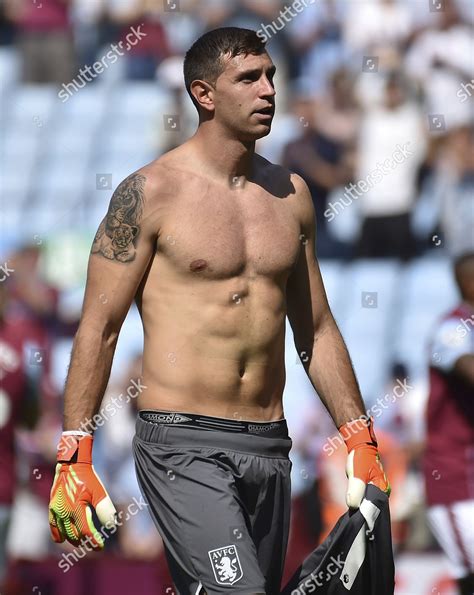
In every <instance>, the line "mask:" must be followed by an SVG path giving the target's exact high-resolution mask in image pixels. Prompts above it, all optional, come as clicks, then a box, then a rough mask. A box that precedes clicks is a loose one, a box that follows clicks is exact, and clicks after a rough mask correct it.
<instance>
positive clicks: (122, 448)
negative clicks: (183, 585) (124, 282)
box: [96, 353, 164, 565]
mask: <svg viewBox="0 0 474 595" xmlns="http://www.w3.org/2000/svg"><path fill="white" fill-rule="evenodd" d="M141 374H142V356H141V353H140V354H138V355H137V356H135V357H134V358H133V359H132V360H131V361H130V362H129V365H128V366H127V367H126V369H125V370H124V371H123V373H122V375H121V377H120V379H119V381H117V382H115V383H109V387H108V388H107V392H106V394H105V396H104V401H103V404H102V409H104V408H105V407H107V406H108V409H107V412H111V413H110V419H107V420H106V423H105V424H104V425H103V426H102V428H101V429H100V430H99V432H97V438H98V440H99V447H100V446H102V447H103V448H102V449H101V450H100V453H97V454H98V457H97V458H98V464H97V463H96V466H97V468H98V469H101V467H103V470H101V471H100V475H101V476H102V477H104V481H105V483H106V484H107V488H108V490H109V493H110V496H111V498H112V500H113V502H114V504H115V506H116V508H117V510H118V511H120V510H122V511H124V513H125V516H126V511H127V508H128V507H129V506H130V504H131V503H134V502H135V503H136V502H138V503H142V504H143V506H142V508H140V509H139V510H138V511H137V512H136V514H133V515H129V518H128V519H127V520H126V522H124V523H123V524H122V526H121V527H120V529H119V531H118V532H117V533H118V534H117V537H118V540H119V546H120V549H121V551H122V552H123V554H124V555H125V556H127V557H129V558H136V559H141V560H151V559H156V558H158V557H163V556H164V548H163V541H162V539H161V537H160V535H159V533H158V532H157V531H156V528H155V525H154V524H153V521H152V519H151V517H150V515H149V513H148V510H147V506H146V505H145V504H144V502H143V498H142V495H141V492H140V488H139V487H138V483H137V478H136V474H135V462H134V459H133V456H132V450H131V444H132V439H133V436H134V434H135V419H136V415H137V401H136V399H131V400H130V401H129V402H126V400H127V397H126V395H127V388H128V387H130V385H131V382H132V380H133V379H135V380H138V379H139V378H140V377H141ZM120 395H125V399H124V400H121V399H120ZM101 455H102V456H101ZM162 563H163V565H164V560H162Z"/></svg>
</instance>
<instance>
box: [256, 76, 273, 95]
mask: <svg viewBox="0 0 474 595" xmlns="http://www.w3.org/2000/svg"><path fill="white" fill-rule="evenodd" d="M259 95H260V97H274V96H275V95H276V90H275V87H274V85H273V83H272V82H271V81H270V80H269V79H268V78H267V77H264V78H263V79H262V83H261V86H260V93H259Z"/></svg>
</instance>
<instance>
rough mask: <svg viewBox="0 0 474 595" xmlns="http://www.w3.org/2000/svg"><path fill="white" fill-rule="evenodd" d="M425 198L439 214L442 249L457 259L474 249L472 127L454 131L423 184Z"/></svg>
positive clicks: (473, 145)
mask: <svg viewBox="0 0 474 595" xmlns="http://www.w3.org/2000/svg"><path fill="white" fill-rule="evenodd" d="M423 195H428V196H429V198H430V200H431V201H432V203H433V205H434V206H435V207H436V208H437V212H438V213H439V222H440V228H441V231H442V233H443V243H444V247H445V248H446V249H447V250H448V252H449V253H450V254H451V255H453V256H454V255H458V254H460V253H462V252H465V251H466V250H469V249H472V248H473V247H474V204H473V196H474V125H471V126H463V127H460V128H455V129H453V130H452V131H451V132H450V133H449V134H448V135H447V137H446V139H445V142H444V144H443V147H442V148H441V150H440V151H439V155H438V158H437V161H436V164H435V167H434V168H433V170H432V172H431V175H430V176H429V178H428V179H427V180H426V182H425V184H424V188H423Z"/></svg>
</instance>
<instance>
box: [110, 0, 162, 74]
mask: <svg viewBox="0 0 474 595" xmlns="http://www.w3.org/2000/svg"><path fill="white" fill-rule="evenodd" d="M106 14H107V17H108V19H109V20H110V22H111V23H112V24H113V25H115V26H117V27H118V29H119V35H118V37H119V43H120V41H122V43H123V48H127V44H128V40H127V36H128V35H129V34H130V33H133V31H140V32H141V33H142V35H143V37H142V38H141V39H136V40H133V43H134V45H133V46H132V47H130V48H128V49H127V53H126V78H127V79H129V80H147V79H148V80H151V79H154V78H155V74H156V68H157V66H158V65H159V64H160V62H161V61H162V60H163V59H164V58H166V57H168V56H169V55H170V49H169V44H168V39H167V36H166V30H165V28H164V26H163V24H162V22H161V16H162V6H157V3H156V2H155V1H154V0H121V1H120V2H115V1H113V0H112V1H110V0H109V1H108V4H107V12H106ZM135 41H136V42H135Z"/></svg>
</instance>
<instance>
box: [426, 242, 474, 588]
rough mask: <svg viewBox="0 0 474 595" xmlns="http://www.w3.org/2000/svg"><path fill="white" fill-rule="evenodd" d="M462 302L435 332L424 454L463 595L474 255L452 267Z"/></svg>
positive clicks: (473, 437)
mask: <svg viewBox="0 0 474 595" xmlns="http://www.w3.org/2000/svg"><path fill="white" fill-rule="evenodd" d="M454 271H455V276H456V282H457V284H458V287H459V291H460V293H461V298H462V302H461V303H460V304H459V305H458V306H457V307H456V308H455V309H453V310H452V311H451V312H449V313H448V314H446V315H445V316H444V317H443V318H442V319H441V320H440V321H439V322H438V324H437V326H436V328H435V329H434V333H433V338H432V342H431V345H430V363H429V366H430V396H429V400H428V406H427V438H426V451H425V456H424V474H425V482H426V500H427V504H428V507H429V508H428V519H429V523H430V527H431V529H432V531H433V534H434V535H435V537H436V539H437V540H438V542H439V544H440V545H441V547H442V548H443V550H444V552H445V554H446V556H447V557H448V559H449V562H450V567H451V572H452V575H453V577H454V578H455V579H456V580H457V582H458V587H459V594H460V595H472V593H473V592H474V531H473V530H472V528H473V520H474V485H473V478H474V400H473V398H472V396H473V393H474V330H473V329H474V252H469V253H466V254H464V255H463V256H461V257H459V258H458V260H457V261H456V263H455V266H454Z"/></svg>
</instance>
